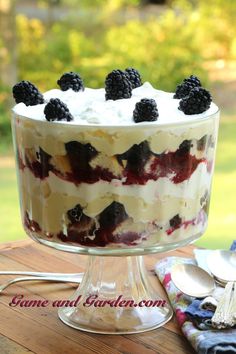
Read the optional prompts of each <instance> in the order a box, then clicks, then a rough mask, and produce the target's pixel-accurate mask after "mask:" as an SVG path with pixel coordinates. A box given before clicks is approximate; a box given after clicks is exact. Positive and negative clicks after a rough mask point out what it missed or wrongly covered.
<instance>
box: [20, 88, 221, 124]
mask: <svg viewBox="0 0 236 354" xmlns="http://www.w3.org/2000/svg"><path fill="white" fill-rule="evenodd" d="M173 95H174V93H169V92H164V91H160V90H156V89H155V88H154V87H153V86H152V85H151V84H150V83H149V82H145V83H144V84H143V85H142V86H140V87H138V88H136V89H134V90H133V91H132V97H131V98H129V99H119V100H116V101H113V100H107V101H106V100H105V89H104V88H101V89H92V88H85V90H84V91H80V92H74V91H73V90H72V89H69V90H67V91H61V90H59V89H53V90H50V91H47V92H45V93H44V99H45V103H44V104H39V105H36V106H26V105H25V104H24V103H19V104H17V105H16V106H15V107H14V112H15V113H16V114H18V115H22V116H25V117H28V118H32V119H36V120H43V121H44V120H46V119H45V115H44V107H45V105H46V103H47V102H48V101H49V100H50V99H51V98H59V99H60V100H61V101H62V102H64V103H65V104H66V105H67V106H68V108H69V110H70V112H71V114H72V115H73V117H74V120H73V121H71V122H67V123H66V124H68V125H73V124H82V125H94V124H101V125H109V126H110V125H132V124H135V125H144V124H151V125H153V124H154V125H156V124H167V123H168V124H169V123H177V122H182V123H184V122H189V120H191V121H195V120H196V119H197V120H199V119H204V118H205V117H208V116H209V115H212V114H214V113H216V112H217V111H218V107H217V106H216V105H215V104H214V103H211V106H210V108H209V109H208V110H207V111H205V112H203V113H201V114H194V115H185V114H184V113H183V112H182V111H180V110H179V109H178V106H179V100H178V99H174V98H173ZM142 98H152V99H154V100H155V101H156V103H157V108H158V112H159V117H158V120H157V121H155V122H141V123H135V122H134V121H133V111H134V108H135V104H136V103H137V102H138V101H140V100H141V99H142ZM59 123H63V122H59ZM52 124H54V123H52Z"/></svg>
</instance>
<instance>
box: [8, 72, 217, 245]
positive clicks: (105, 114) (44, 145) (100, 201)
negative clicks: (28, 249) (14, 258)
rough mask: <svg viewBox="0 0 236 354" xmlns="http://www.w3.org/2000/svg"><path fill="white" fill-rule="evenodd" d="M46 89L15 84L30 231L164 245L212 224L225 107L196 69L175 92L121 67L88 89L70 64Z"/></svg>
mask: <svg viewBox="0 0 236 354" xmlns="http://www.w3.org/2000/svg"><path fill="white" fill-rule="evenodd" d="M57 83H58V85H59V88H58V89H53V90H50V91H47V92H45V93H44V94H41V93H40V92H39V90H38V89H37V88H36V87H35V86H34V85H33V84H32V83H30V82H29V81H21V82H19V83H18V84H16V85H15V86H14V87H13V96H14V98H15V101H16V105H15V107H14V109H13V112H14V114H13V116H14V117H13V134H14V140H15V150H16V156H17V162H18V183H19V190H20V202H21V211H22V220H23V224H24V228H25V231H26V232H27V234H29V235H30V236H31V237H33V238H34V239H36V240H38V241H39V242H42V243H45V244H48V245H53V244H54V243H56V244H59V245H60V244H61V245H64V246H66V247H67V248H68V249H69V248H71V250H74V251H75V250H76V249H78V248H79V249H80V251H81V250H84V252H87V251H88V250H89V251H88V252H93V250H95V251H96V250H97V249H104V248H105V249H106V250H109V249H111V250H115V249H122V250H124V249H130V250H132V249H139V250H143V251H145V250H146V249H149V250H150V249H151V248H152V249H155V250H158V249H163V248H168V247H169V248H173V247H174V246H175V245H180V244H182V245H183V244H187V243H189V242H190V241H192V240H195V239H196V238H198V237H199V236H200V235H201V234H202V233H203V232H204V230H205V229H206V226H207V215H208V207H209V198H210V189H211V180H212V174H213V168H214V155H215V148H216V139H217V129H218V118H219V112H218V107H217V106H216V105H215V104H214V103H213V102H212V98H211V95H210V93H209V92H208V91H207V90H206V89H204V88H203V87H202V86H201V82H200V80H199V79H198V78H197V77H196V76H193V75H191V76H190V77H189V78H186V79H184V80H183V82H182V83H180V84H179V85H178V86H177V88H176V91H175V93H168V92H164V91H161V90H159V89H157V88H154V87H153V86H152V85H151V84H150V83H149V82H144V83H142V79H141V77H140V74H139V73H138V71H137V70H135V69H134V68H128V69H126V70H124V71H122V70H118V69H117V70H113V71H112V72H111V73H109V74H108V75H107V77H106V79H105V87H104V88H100V89H92V88H87V87H86V88H85V87H84V83H83V80H82V78H81V77H80V75H79V74H77V73H74V72H68V73H65V74H63V75H62V76H61V77H60V79H59V80H58V82H57Z"/></svg>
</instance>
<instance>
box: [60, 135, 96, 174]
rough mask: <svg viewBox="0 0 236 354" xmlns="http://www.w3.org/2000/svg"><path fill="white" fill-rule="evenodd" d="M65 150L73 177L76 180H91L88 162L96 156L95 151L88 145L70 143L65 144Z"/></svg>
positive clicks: (75, 142)
mask: <svg viewBox="0 0 236 354" xmlns="http://www.w3.org/2000/svg"><path fill="white" fill-rule="evenodd" d="M65 149H66V152H67V155H68V158H69V161H70V166H71V169H72V171H73V175H74V177H75V178H76V179H77V180H78V179H80V178H82V179H89V178H91V177H92V176H93V175H92V172H91V167H90V165H89V162H90V161H91V160H92V159H93V158H94V157H95V156H97V154H98V152H97V150H96V149H95V148H94V147H93V146H92V145H91V144H89V143H87V144H82V143H80V142H79V141H70V142H68V143H66V144H65Z"/></svg>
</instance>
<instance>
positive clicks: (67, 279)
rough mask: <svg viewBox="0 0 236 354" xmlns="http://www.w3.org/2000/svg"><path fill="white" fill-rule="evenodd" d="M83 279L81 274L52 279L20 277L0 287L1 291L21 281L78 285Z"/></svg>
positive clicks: (51, 277)
mask: <svg viewBox="0 0 236 354" xmlns="http://www.w3.org/2000/svg"><path fill="white" fill-rule="evenodd" d="M82 278H83V274H82V273H81V275H80V276H73V277H53V276H50V277H49V276H48V277H20V278H15V279H12V280H10V281H9V282H7V283H6V284H5V285H3V286H2V287H1V291H3V290H4V289H6V288H7V287H8V286H10V285H12V284H15V283H19V282H23V281H32V280H33V281H35V280H37V281H55V282H63V283H80V282H81V280H82Z"/></svg>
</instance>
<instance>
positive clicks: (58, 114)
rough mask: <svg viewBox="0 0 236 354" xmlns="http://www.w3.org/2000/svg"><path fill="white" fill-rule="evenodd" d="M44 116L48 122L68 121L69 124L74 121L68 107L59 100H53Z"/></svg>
mask: <svg viewBox="0 0 236 354" xmlns="http://www.w3.org/2000/svg"><path fill="white" fill-rule="evenodd" d="M44 114H45V117H46V119H47V120H48V121H51V120H66V121H67V122H69V121H71V120H73V116H72V115H71V113H70V111H69V109H68V107H67V105H66V104H65V103H63V102H62V101H61V100H59V98H51V99H50V101H49V102H48V103H47V104H46V106H45V108H44Z"/></svg>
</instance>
